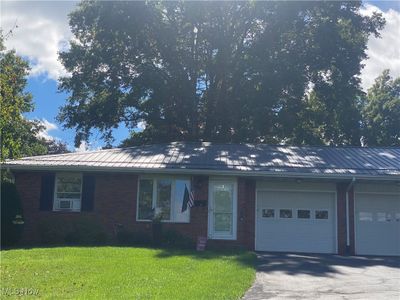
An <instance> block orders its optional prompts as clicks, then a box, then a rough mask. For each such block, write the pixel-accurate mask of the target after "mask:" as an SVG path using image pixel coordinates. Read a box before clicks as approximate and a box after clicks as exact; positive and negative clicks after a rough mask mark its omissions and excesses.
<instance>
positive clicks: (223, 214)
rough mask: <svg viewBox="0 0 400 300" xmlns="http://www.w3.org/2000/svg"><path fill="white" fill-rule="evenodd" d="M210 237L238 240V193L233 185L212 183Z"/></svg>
mask: <svg viewBox="0 0 400 300" xmlns="http://www.w3.org/2000/svg"><path fill="white" fill-rule="evenodd" d="M210 186H211V202H210V204H211V205H210V206H211V207H210V214H211V215H210V225H211V226H210V227H211V230H210V235H211V237H212V238H223V239H234V238H236V208H235V206H236V195H235V193H236V191H235V184H234V183H233V182H232V183H226V182H224V183H222V182H221V183H218V182H215V183H212V184H211V185H210Z"/></svg>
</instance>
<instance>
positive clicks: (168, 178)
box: [136, 176, 191, 224]
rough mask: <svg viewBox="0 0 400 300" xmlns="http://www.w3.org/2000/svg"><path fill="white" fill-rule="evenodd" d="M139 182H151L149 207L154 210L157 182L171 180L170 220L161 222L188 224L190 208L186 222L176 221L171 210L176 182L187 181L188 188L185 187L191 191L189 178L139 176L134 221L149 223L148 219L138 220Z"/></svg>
mask: <svg viewBox="0 0 400 300" xmlns="http://www.w3.org/2000/svg"><path fill="white" fill-rule="evenodd" d="M141 180H152V181H153V197H152V203H151V206H152V208H153V209H154V208H155V207H156V203H157V183H158V180H171V181H172V184H171V206H170V220H161V222H163V223H178V224H188V223H190V207H188V219H187V221H176V218H175V210H174V208H173V204H174V203H173V201H174V200H175V193H176V181H177V180H187V181H188V182H189V186H188V187H187V188H188V189H189V191H191V179H190V178H189V177H177V176H139V177H138V182H137V194H136V221H137V222H151V221H152V220H149V219H139V195H140V181H141Z"/></svg>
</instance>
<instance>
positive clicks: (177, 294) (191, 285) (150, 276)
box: [1, 247, 255, 299]
mask: <svg viewBox="0 0 400 300" xmlns="http://www.w3.org/2000/svg"><path fill="white" fill-rule="evenodd" d="M254 263H255V255H254V253H251V252H245V251H242V252H240V251H236V252H233V251H231V252H211V251H206V252H202V253H201V252H200V253H198V252H195V251H184V250H168V249H167V250H166V249H150V248H131V247H58V248H35V249H18V250H6V251H1V288H2V289H1V293H2V296H6V295H9V294H13V293H16V292H21V293H24V292H26V290H24V289H30V288H31V289H33V290H34V291H33V292H38V296H40V297H41V298H75V299H76V298H85V299H87V298H96V299H99V298H111V299H127V298H129V299H238V298H240V297H241V296H242V295H243V294H244V292H245V291H246V290H247V289H248V288H249V287H250V285H251V283H252V282H253V280H254V277H255V270H254ZM21 289H22V290H21ZM35 290H37V291H35ZM13 297H14V298H20V297H18V296H17V295H13ZM7 299H8V297H7Z"/></svg>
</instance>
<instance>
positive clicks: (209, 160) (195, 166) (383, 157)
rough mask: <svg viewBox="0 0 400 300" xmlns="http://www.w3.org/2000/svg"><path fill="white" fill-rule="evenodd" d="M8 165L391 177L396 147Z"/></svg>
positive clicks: (138, 152)
mask: <svg viewBox="0 0 400 300" xmlns="http://www.w3.org/2000/svg"><path fill="white" fill-rule="evenodd" d="M5 166H6V167H9V168H11V169H22V170H24V169H29V170H32V169H33V170H43V169H52V170H71V169H76V170H108V171H130V172H132V171H133V172H153V173H156V172H160V173H167V172H168V173H170V172H175V173H185V172H186V173H188V172H190V173H204V174H217V173H231V174H243V175H250V174H251V175H268V174H269V175H275V174H276V175H281V176H295V175H297V176H298V175H302V176H307V175H309V176H313V177H320V176H321V177H322V176H326V177H343V176H344V177H353V176H354V177H387V176H389V177H395V179H396V180H397V179H399V180H400V147H396V148H385V147H377V148H366V147H365V148H363V147H292V146H270V145H263V144H256V145H255V144H215V143H206V142H204V143H179V142H176V143H170V144H157V145H146V146H138V147H131V148H116V149H109V150H98V151H89V152H75V153H67V154H59V155H44V156H34V157H24V158H21V159H18V160H10V161H7V162H6V163H5Z"/></svg>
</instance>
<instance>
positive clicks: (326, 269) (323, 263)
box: [257, 252, 400, 277]
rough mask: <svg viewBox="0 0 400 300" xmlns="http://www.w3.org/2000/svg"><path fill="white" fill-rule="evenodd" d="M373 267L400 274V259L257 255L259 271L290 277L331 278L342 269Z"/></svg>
mask: <svg viewBox="0 0 400 300" xmlns="http://www.w3.org/2000/svg"><path fill="white" fill-rule="evenodd" d="M372 266H385V267H390V268H398V269H399V272H400V257H389V256H388V257H383V256H380V257H378V256H365V257H364V256H339V255H330V254H291V253H272V252H268V253H266V252H259V253H257V271H258V272H264V273H273V272H283V273H285V274H288V275H298V274H307V275H312V276H317V277H324V276H325V277H330V276H333V275H334V274H342V272H341V271H340V268H341V267H348V268H361V269H364V268H367V267H372Z"/></svg>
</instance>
